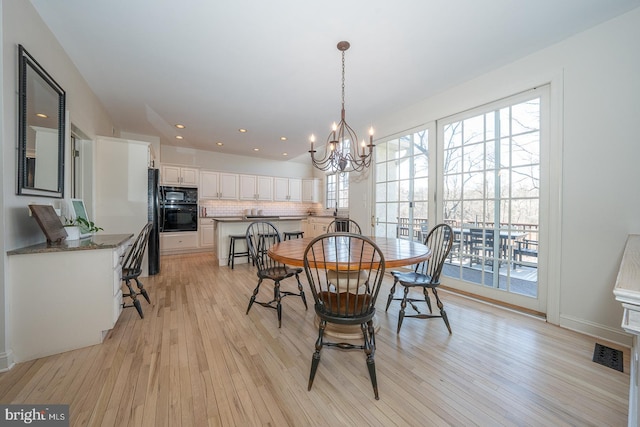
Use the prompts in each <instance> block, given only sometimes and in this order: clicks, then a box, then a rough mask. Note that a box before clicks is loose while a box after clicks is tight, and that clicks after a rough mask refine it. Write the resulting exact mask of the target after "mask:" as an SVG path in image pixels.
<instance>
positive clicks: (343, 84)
mask: <svg viewBox="0 0 640 427" xmlns="http://www.w3.org/2000/svg"><path fill="white" fill-rule="evenodd" d="M342 109H343V110H344V50H343V51H342Z"/></svg>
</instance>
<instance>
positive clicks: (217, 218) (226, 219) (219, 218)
mask: <svg viewBox="0 0 640 427" xmlns="http://www.w3.org/2000/svg"><path fill="white" fill-rule="evenodd" d="M203 218H210V219H213V220H214V221H218V222H253V221H301V220H304V219H307V216H301V215H298V216H278V215H265V216H255V217H244V216H213V217H211V216H210V217H203Z"/></svg>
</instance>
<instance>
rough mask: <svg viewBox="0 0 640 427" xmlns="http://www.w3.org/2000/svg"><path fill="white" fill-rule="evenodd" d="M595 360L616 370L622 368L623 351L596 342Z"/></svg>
mask: <svg viewBox="0 0 640 427" xmlns="http://www.w3.org/2000/svg"><path fill="white" fill-rule="evenodd" d="M593 361H594V362H596V363H599V364H601V365H604V366H606V367H608V368H611V369H615V370H616V371H620V372H623V370H622V351H620V350H616V349H615V348H611V347H607V346H605V345H602V344H598V343H596V348H595V349H594V350H593Z"/></svg>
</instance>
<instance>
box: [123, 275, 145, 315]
mask: <svg viewBox="0 0 640 427" xmlns="http://www.w3.org/2000/svg"><path fill="white" fill-rule="evenodd" d="M125 283H126V285H127V288H128V289H129V293H128V294H123V295H122V296H123V297H130V298H131V302H132V303H133V306H134V307H135V308H136V310H138V315H139V316H140V318H141V319H144V314H143V313H142V305H141V304H140V301H139V300H138V298H137V297H136V291H135V290H134V289H133V286H132V285H131V281H130V280H126V281H125ZM122 306H123V307H124V303H123V304H122ZM129 307H131V306H129Z"/></svg>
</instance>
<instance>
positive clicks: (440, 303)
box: [431, 288, 451, 334]
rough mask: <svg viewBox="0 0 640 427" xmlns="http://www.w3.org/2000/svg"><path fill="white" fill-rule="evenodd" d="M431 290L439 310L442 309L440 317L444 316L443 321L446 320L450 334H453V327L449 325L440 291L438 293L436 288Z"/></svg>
mask: <svg viewBox="0 0 640 427" xmlns="http://www.w3.org/2000/svg"><path fill="white" fill-rule="evenodd" d="M431 290H432V291H433V295H435V297H436V303H437V304H438V308H439V309H440V316H442V320H444V324H445V325H447V329H448V330H449V334H451V325H449V318H448V317H447V312H446V311H444V305H443V304H442V301H440V297H439V296H438V291H436V288H433V289H431Z"/></svg>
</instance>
